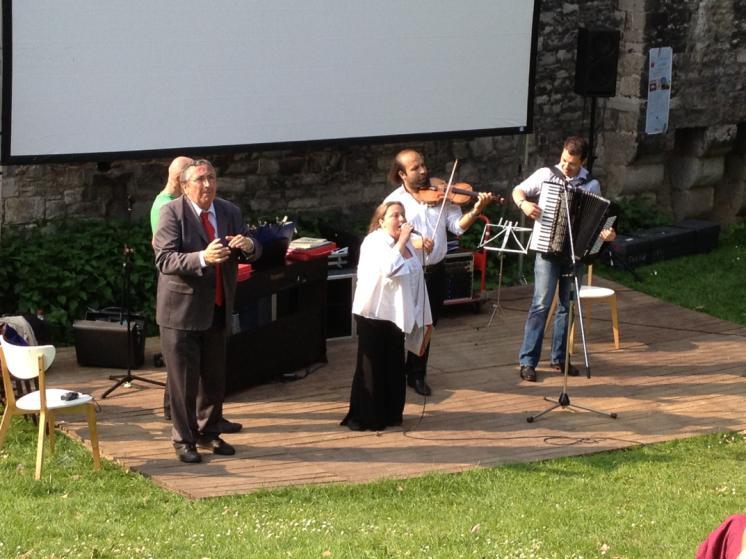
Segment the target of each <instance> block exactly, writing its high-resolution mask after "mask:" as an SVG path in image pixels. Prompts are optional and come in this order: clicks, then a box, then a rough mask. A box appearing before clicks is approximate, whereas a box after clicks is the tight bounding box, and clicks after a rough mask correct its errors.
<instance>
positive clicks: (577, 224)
mask: <svg viewBox="0 0 746 559" xmlns="http://www.w3.org/2000/svg"><path fill="white" fill-rule="evenodd" d="M564 190H566V191H567V196H565V195H564V192H563V191H564ZM565 204H567V208H569V212H568V210H567V208H566V206H565ZM538 205H539V208H540V209H541V215H540V216H539V218H538V219H537V220H536V221H535V222H534V228H533V232H532V233H531V240H530V241H529V248H530V249H531V250H535V251H537V252H541V253H544V254H548V255H569V254H570V237H569V235H568V232H569V230H570V229H571V230H572V247H573V248H574V252H575V257H576V259H578V260H582V261H584V262H588V261H591V260H593V258H594V257H595V256H596V255H598V253H599V252H600V250H601V247H602V246H603V244H604V241H603V240H602V239H601V238H600V236H599V235H600V233H601V231H602V230H604V229H609V228H611V227H613V225H614V223H615V222H616V218H617V215H618V210H617V207H616V205H615V204H612V203H611V202H610V201H609V200H607V199H606V198H603V197H602V196H600V195H599V194H595V193H593V192H589V191H587V190H582V189H580V188H576V187H572V186H567V185H566V183H565V181H563V180H562V179H561V178H560V177H554V176H553V177H552V178H551V179H550V180H548V181H545V182H544V184H543V187H542V189H541V194H540V195H539V202H538ZM568 213H569V215H570V221H571V223H570V225H571V227H570V228H568V224H567V215H568Z"/></svg>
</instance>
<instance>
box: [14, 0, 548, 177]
mask: <svg viewBox="0 0 746 559" xmlns="http://www.w3.org/2000/svg"><path fill="white" fill-rule="evenodd" d="M538 2H539V0H535V1H534V0H520V1H517V0H460V1H459V2H454V1H451V0H374V1H371V0H365V1H359V0H262V1H252V0H241V1H227V0H216V1H213V2H198V1H197V0H106V1H103V2H95V1H91V0H64V1H60V0H3V119H2V160H3V163H6V164H7V163H33V162H50V161H85V160H97V159H100V160H103V159H121V158H133V157H147V156H155V155H158V154H167V153H175V152H178V151H179V150H191V151H192V152H193V151H195V149H205V150H213V151H217V150H225V151H238V150H240V149H249V150H250V149H257V148H259V147H262V148H268V147H269V148H271V147H279V146H282V145H286V144H291V145H292V144H297V143H305V142H326V141H340V140H365V141H371V140H372V141H379V140H380V141H388V140H397V141H398V140H400V139H402V140H403V139H409V138H417V137H428V138H430V137H433V138H434V137H447V136H448V135H458V134H465V135H492V134H507V133H520V132H527V131H529V130H530V127H531V122H530V121H531V103H532V100H533V92H532V89H533V59H534V55H535V46H536V37H535V33H536V28H537V19H538V12H539V7H538Z"/></svg>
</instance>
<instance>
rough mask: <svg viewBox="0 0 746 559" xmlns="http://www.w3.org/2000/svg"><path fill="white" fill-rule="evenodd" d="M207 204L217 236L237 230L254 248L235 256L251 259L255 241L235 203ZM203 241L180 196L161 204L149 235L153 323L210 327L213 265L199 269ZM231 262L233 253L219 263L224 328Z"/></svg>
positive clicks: (231, 295)
mask: <svg viewBox="0 0 746 559" xmlns="http://www.w3.org/2000/svg"><path fill="white" fill-rule="evenodd" d="M213 205H214V207H215V215H216V218H217V222H218V231H217V235H218V236H219V237H225V236H226V235H238V234H241V235H244V236H247V237H251V239H252V241H253V242H254V247H255V250H254V252H253V253H251V254H249V255H241V256H242V258H241V259H242V260H245V261H253V260H256V259H257V258H259V256H260V255H261V245H260V244H259V242H258V241H257V240H256V239H255V238H253V237H252V236H251V235H250V234H249V232H248V228H247V227H246V225H245V224H244V222H243V219H242V218H241V211H240V210H239V209H238V207H237V206H235V205H234V204H231V203H230V202H228V201H227V200H223V199H222V198H215V200H214V202H213ZM208 244H209V241H208V239H207V234H206V233H205V230H204V228H203V227H202V222H201V221H200V219H199V217H198V216H197V214H196V213H195V212H194V209H193V207H192V204H191V203H190V201H189V199H188V198H187V197H186V196H181V197H179V198H177V199H176V200H174V201H173V202H169V203H168V204H166V205H164V206H163V207H162V208H161V211H160V217H159V219H158V229H157V230H156V232H155V236H154V238H153V245H154V248H155V264H156V266H157V268H158V271H159V272H160V274H159V275H158V292H157V302H156V322H157V323H158V325H159V326H165V327H167V328H174V329H177V330H207V329H208V328H210V326H211V325H212V319H213V312H214V310H215V278H216V274H215V266H207V267H205V268H202V266H200V262H199V252H200V251H201V250H204V249H205V248H207V245H208ZM239 252H240V251H239ZM237 260H238V259H237V256H236V255H235V254H233V255H231V257H230V258H229V259H228V260H227V261H226V262H224V263H223V264H221V266H222V278H223V294H224V298H225V319H226V327H227V328H228V329H230V324H231V320H230V319H231V315H232V314H233V299H234V294H235V288H236V274H237V269H238V262H237Z"/></svg>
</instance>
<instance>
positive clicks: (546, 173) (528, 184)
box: [415, 167, 601, 229]
mask: <svg viewBox="0 0 746 559" xmlns="http://www.w3.org/2000/svg"><path fill="white" fill-rule="evenodd" d="M555 170H556V171H557V172H558V173H559V174H560V175H562V173H561V172H560V171H559V169H556V168H555ZM552 177H554V175H553V174H552V171H551V168H550V167H542V168H541V169H537V170H536V171H534V172H533V173H532V174H531V175H530V176H529V177H528V178H527V179H526V180H524V181H523V182H522V183H521V184H519V185H518V186H516V188H518V189H520V190H521V192H523V193H524V194H525V195H526V196H529V197H538V196H539V194H541V187H542V186H543V185H544V183H545V182H552V181H551V180H550V179H552ZM555 180H556V179H555ZM567 182H568V183H569V184H570V186H574V187H579V188H580V189H581V190H587V191H588V192H592V193H593V194H598V195H599V196H601V185H600V184H599V182H598V181H597V180H596V179H594V178H591V180H588V170H587V169H586V168H585V167H581V168H580V171H579V172H578V174H577V175H575V176H574V177H573V178H571V179H567ZM415 229H416V227H415Z"/></svg>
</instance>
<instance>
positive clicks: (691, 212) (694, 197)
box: [671, 186, 715, 221]
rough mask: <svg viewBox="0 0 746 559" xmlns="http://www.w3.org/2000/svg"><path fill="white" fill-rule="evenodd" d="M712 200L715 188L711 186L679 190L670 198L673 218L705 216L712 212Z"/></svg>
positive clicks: (713, 199) (678, 219)
mask: <svg viewBox="0 0 746 559" xmlns="http://www.w3.org/2000/svg"><path fill="white" fill-rule="evenodd" d="M714 202H715V189H714V188H713V187H711V186H706V187H701V188H692V189H690V190H687V191H685V192H679V193H677V195H676V196H674V197H673V199H672V200H671V204H672V206H673V215H674V219H675V220H676V221H681V220H682V219H687V218H690V217H702V216H707V215H709V214H710V213H711V212H712V209H713V206H714Z"/></svg>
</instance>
